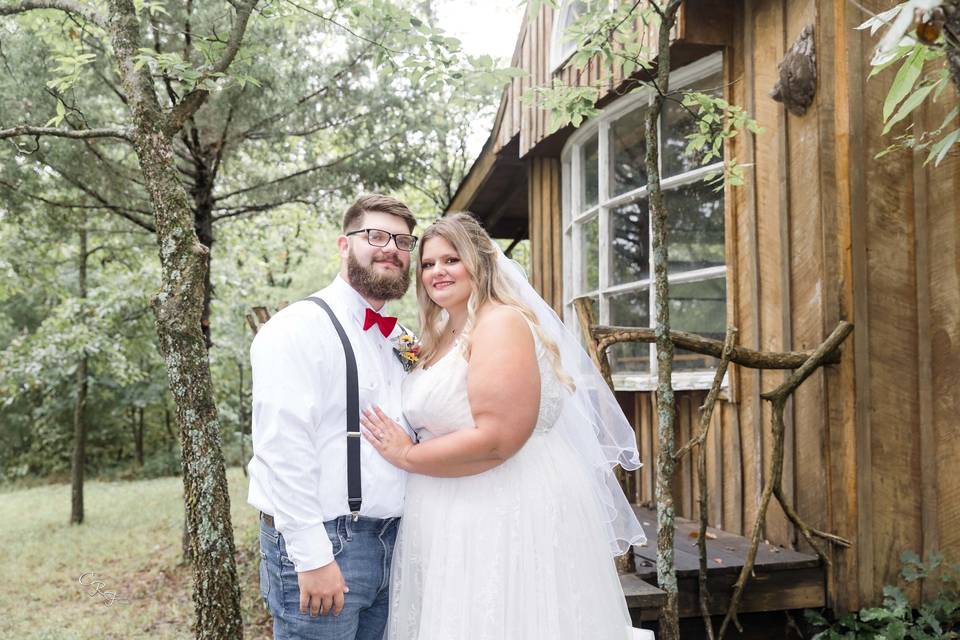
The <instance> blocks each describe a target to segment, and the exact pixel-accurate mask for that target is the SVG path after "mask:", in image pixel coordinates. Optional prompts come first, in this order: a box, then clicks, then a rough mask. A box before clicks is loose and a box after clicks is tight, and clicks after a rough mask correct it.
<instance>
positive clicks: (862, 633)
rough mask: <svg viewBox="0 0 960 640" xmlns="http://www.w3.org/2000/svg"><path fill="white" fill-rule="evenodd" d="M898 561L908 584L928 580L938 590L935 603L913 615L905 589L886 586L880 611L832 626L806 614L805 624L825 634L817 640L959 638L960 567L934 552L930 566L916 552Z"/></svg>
mask: <svg viewBox="0 0 960 640" xmlns="http://www.w3.org/2000/svg"><path fill="white" fill-rule="evenodd" d="M900 560H901V562H902V563H903V568H902V569H901V571H900V576H901V577H902V578H903V581H904V582H905V583H906V584H908V585H909V584H914V583H917V582H918V581H920V580H924V581H932V582H934V583H936V584H938V585H939V589H938V591H937V595H936V596H935V597H934V598H933V599H931V600H929V601H927V602H923V603H921V605H920V608H919V609H914V608H913V607H912V605H911V604H910V602H909V600H908V599H907V596H906V594H905V593H904V591H903V589H902V588H901V587H899V586H894V585H887V586H885V587H884V588H883V604H882V605H881V606H879V607H867V608H864V609H861V610H860V611H859V612H856V613H849V614H847V615H845V616H843V617H841V618H840V619H839V620H837V621H835V622H833V623H831V622H830V621H829V620H827V619H826V618H825V617H824V616H823V615H822V614H820V613H818V612H816V611H807V612H806V616H807V620H808V621H809V622H811V623H812V624H813V625H814V626H815V627H818V628H821V629H823V630H822V631H820V632H819V633H817V634H816V635H815V636H814V637H813V640H874V639H879V638H884V639H890V640H900V639H903V638H911V639H913V640H934V639H935V638H960V564H949V563H947V562H946V561H945V558H944V556H943V555H942V554H940V553H935V552H931V553H930V554H928V556H927V561H926V562H923V561H922V560H921V559H920V557H919V556H917V554H915V553H913V552H912V551H905V552H904V553H903V554H901V556H900Z"/></svg>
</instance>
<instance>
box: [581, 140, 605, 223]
mask: <svg viewBox="0 0 960 640" xmlns="http://www.w3.org/2000/svg"><path fill="white" fill-rule="evenodd" d="M598 153H599V149H598V146H597V134H596V133H595V134H593V136H592V137H591V138H590V139H589V140H587V141H586V142H584V143H583V146H582V147H581V148H580V154H581V155H580V211H583V210H585V209H589V208H590V207H592V206H594V205H595V204H597V201H598V198H599V191H600V165H599V164H598V162H599V160H598V157H597V156H598Z"/></svg>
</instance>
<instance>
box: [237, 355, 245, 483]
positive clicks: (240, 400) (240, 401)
mask: <svg viewBox="0 0 960 640" xmlns="http://www.w3.org/2000/svg"><path fill="white" fill-rule="evenodd" d="M237 374H238V377H239V379H240V383H239V385H238V386H237V396H238V397H237V405H238V406H237V422H238V423H239V425H238V426H239V427H240V429H239V431H240V468H241V469H243V476H244V477H247V399H246V395H245V394H244V392H243V361H241V360H238V361H237Z"/></svg>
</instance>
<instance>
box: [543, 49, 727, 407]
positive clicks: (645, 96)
mask: <svg viewBox="0 0 960 640" xmlns="http://www.w3.org/2000/svg"><path fill="white" fill-rule="evenodd" d="M722 68H723V54H722V52H720V51H718V52H716V53H713V54H711V55H709V56H706V57H704V58H702V59H700V60H697V61H696V62H693V63H691V64H689V65H687V66H685V67H682V68H680V69H677V70H676V71H674V72H672V73H671V74H670V86H671V88H680V87H683V86H684V85H687V84H690V83H693V82H696V81H697V80H700V79H702V78H705V77H707V76H709V75H711V74H714V73H716V72H717V71H719V70H721V69H722ZM653 96H654V92H653V90H652V89H649V88H644V89H641V90H639V91H636V92H635V93H632V94H629V95H627V96H624V97H623V98H620V99H619V100H617V101H616V102H614V103H613V104H611V105H610V106H609V107H607V108H605V109H604V110H603V111H602V112H601V114H600V115H599V116H597V117H596V118H594V119H593V120H592V121H588V122H586V123H584V124H583V125H581V127H580V128H579V129H578V130H577V131H576V132H574V133H573V134H572V135H571V136H570V139H569V140H568V141H567V143H566V145H565V146H564V148H563V152H562V153H561V163H562V177H563V180H562V185H563V198H562V207H563V255H566V256H571V257H572V260H565V261H564V278H563V282H564V287H563V299H564V309H563V312H564V321H565V322H566V323H567V324H568V326H576V311H575V310H574V307H573V299H574V296H575V295H577V294H576V293H575V292H576V289H577V288H578V282H579V281H575V278H579V277H580V274H582V273H583V268H582V264H581V260H582V255H581V251H580V247H579V243H578V242H575V240H576V239H575V238H574V229H575V228H576V225H575V223H579V222H582V221H585V220H587V219H590V218H592V217H593V216H598V217H599V224H598V227H599V237H600V238H601V239H602V238H608V237H609V225H610V211H611V210H613V209H615V208H616V207H618V206H620V205H622V204H625V203H629V202H632V201H635V200H639V199H640V198H643V197H645V196H646V194H647V186H646V185H645V186H643V187H640V188H638V189H634V190H632V191H629V192H627V193H624V194H621V195H618V196H615V197H609V193H608V189H609V175H608V165H609V149H608V146H609V140H610V135H609V131H610V125H611V123H613V122H614V121H616V120H617V119H618V118H620V117H621V116H624V115H626V114H627V113H629V112H630V111H632V110H634V109H636V108H639V107H642V106H643V105H646V104H650V103H651V102H652V100H653ZM595 133H598V137H597V140H598V160H599V175H598V181H599V194H598V198H597V204H596V205H594V206H592V207H590V208H589V209H586V210H584V211H582V212H578V213H577V214H576V217H574V214H573V211H574V208H575V206H579V203H580V200H581V199H580V189H581V188H582V185H581V184H580V183H581V180H580V176H581V171H580V158H581V155H582V154H581V153H580V149H581V148H582V145H583V144H584V143H585V142H586V141H587V140H588V139H589V138H591V137H592V136H593V135H594V134H595ZM660 134H661V128H660V127H657V135H658V136H659V135H660ZM660 148H661V149H662V148H663V147H662V145H661V147H660ZM605 159H606V161H605ZM661 161H662V156H661ZM722 167H723V163H722V161H721V162H716V163H713V164H710V165H707V166H704V167H699V168H697V169H693V170H691V171H687V172H686V173H682V174H679V175H675V176H670V177H669V178H666V179H663V181H662V183H661V185H662V187H663V189H664V190H665V191H666V190H671V189H673V188H675V187H679V186H682V185H686V184H691V183H694V182H698V181H700V180H703V178H704V175H705V174H707V173H709V172H711V171H713V172H717V171H718V170H722ZM661 169H662V167H661ZM725 206H726V205H725ZM730 231H731V230H730V229H726V228H724V234H727V233H730ZM650 242H651V243H652V242H653V233H652V229H651V232H650ZM599 244H600V246H599V248H598V254H599V260H600V265H599V266H600V269H599V289H596V290H594V291H590V292H583V293H580V294H579V295H581V296H590V297H596V298H598V300H599V307H600V317H599V318H598V319H597V320H598V321H599V323H600V324H609V318H610V296H611V295H612V294H617V293H624V292H627V291H632V290H639V289H643V288H647V289H648V290H649V292H650V306H649V313H650V326H651V327H654V326H655V325H656V317H655V291H654V286H653V266H652V264H651V268H650V274H649V277H648V278H647V279H645V280H638V281H633V282H629V283H626V284H620V285H611V284H610V273H609V267H610V260H609V258H610V256H609V243H608V242H600V243H599ZM650 255H651V256H652V255H653V251H652V247H651V251H650ZM726 274H727V266H726V264H724V265H723V266H718V267H709V268H705V269H697V270H694V271H687V272H683V273H680V274H677V275H671V276H670V284H682V283H684V282H699V281H703V280H706V279H709V278H711V277H720V276H726ZM729 290H730V283H729V282H727V291H728V295H729ZM648 346H649V349H650V371H649V372H648V373H622V372H620V373H614V374H613V382H614V387H615V388H616V389H617V390H618V391H652V390H655V389H656V387H657V359H656V347H655V345H653V344H651V345H648ZM714 375H715V372H714V371H712V370H703V371H679V372H674V374H673V387H674V389H676V390H678V391H679V390H687V389H709V388H710V386H711V385H712V384H713V378H714ZM727 386H728V376H724V381H723V388H724V389H726V388H727Z"/></svg>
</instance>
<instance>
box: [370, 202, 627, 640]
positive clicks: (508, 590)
mask: <svg viewBox="0 0 960 640" xmlns="http://www.w3.org/2000/svg"><path fill="white" fill-rule="evenodd" d="M420 247H421V248H420V255H419V262H418V266H417V297H418V301H419V306H420V322H421V331H422V332H423V336H422V340H421V350H420V354H419V362H418V366H417V368H416V369H415V370H414V371H413V372H412V373H411V374H410V375H409V376H407V378H406V379H405V381H404V384H403V411H404V414H405V416H406V418H407V420H408V421H409V422H410V424H411V425H412V426H413V427H414V428H415V429H416V431H417V434H418V440H419V442H417V443H414V442H412V441H411V439H410V438H409V436H408V435H407V434H406V432H405V431H404V430H403V429H401V428H400V427H399V426H398V425H397V424H396V423H394V422H393V421H392V420H390V419H389V418H388V417H387V416H386V415H385V414H384V413H383V412H382V411H380V410H379V408H376V407H374V408H373V409H372V410H369V411H365V412H364V415H363V416H362V418H361V421H362V424H363V426H364V436H365V437H366V438H367V439H368V440H369V441H370V442H371V443H372V444H373V445H374V446H375V447H376V448H377V450H378V451H379V452H380V453H381V455H383V456H384V458H386V459H387V460H388V461H389V462H391V463H392V464H394V465H396V466H397V467H400V468H402V469H405V470H407V471H409V472H410V475H409V476H408V482H407V489H406V499H405V505H404V515H403V519H402V521H401V525H400V531H399V534H398V537H397V543H396V549H395V551H394V558H393V567H392V575H391V584H390V614H389V623H388V629H387V635H386V637H387V638H388V639H389V640H488V639H489V640H533V639H537V638H550V639H556V640H588V639H589V640H614V639H617V640H626V639H627V638H630V637H631V630H630V616H629V613H628V611H627V607H626V603H625V601H624V598H623V592H622V591H621V587H620V581H619V579H618V577H617V573H616V570H615V567H614V563H613V561H612V555H615V554H620V553H624V552H625V551H627V550H629V549H630V545H633V544H641V543H643V542H644V541H645V538H644V534H643V530H642V528H641V527H640V524H639V523H638V522H637V520H636V517H635V516H634V514H633V511H632V509H631V508H630V506H629V504H628V503H627V500H626V498H625V496H624V495H623V493H622V491H621V489H620V487H619V485H618V484H617V481H616V479H615V477H614V475H613V467H614V465H616V464H621V465H622V466H624V467H625V468H628V469H633V468H636V467H637V466H639V460H638V455H637V450H636V443H635V439H634V435H633V431H632V429H631V428H630V425H629V423H628V422H627V420H626V418H625V417H624V415H623V413H622V411H621V410H620V408H619V406H618V405H617V403H616V400H615V399H614V397H613V394H612V393H611V391H610V389H609V388H608V387H607V386H606V384H605V383H604V382H603V379H602V378H601V377H600V375H599V374H598V373H597V371H596V369H595V367H594V366H593V364H592V362H591V361H590V359H589V358H588V357H587V355H586V353H585V352H584V351H583V349H582V348H581V347H580V346H579V343H578V342H577V340H576V338H574V337H573V335H572V334H570V333H569V332H568V331H567V330H566V329H565V328H564V326H563V324H562V323H561V322H560V320H559V318H557V316H556V314H555V313H553V311H552V310H551V309H550V308H549V307H548V306H547V304H546V303H545V302H544V301H543V300H542V299H541V298H540V297H539V296H538V295H537V294H536V292H535V291H534V290H533V288H532V287H531V286H530V285H529V283H527V281H526V278H525V276H524V275H523V272H522V270H521V269H520V267H519V265H517V264H516V263H514V262H512V261H510V260H509V259H508V258H506V256H505V255H504V254H503V252H502V251H500V249H499V248H498V247H497V245H496V244H494V243H493V241H492V240H491V239H490V237H489V236H488V235H487V234H486V232H485V231H484V230H483V229H482V228H481V226H480V225H479V224H478V223H477V222H476V221H475V220H474V219H473V217H472V216H470V215H469V214H465V213H459V214H452V215H449V216H447V217H445V218H442V219H440V220H439V221H437V222H435V223H434V224H433V225H431V226H430V227H429V228H428V229H427V230H426V231H425V232H424V234H423V239H422V243H421V245H420Z"/></svg>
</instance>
